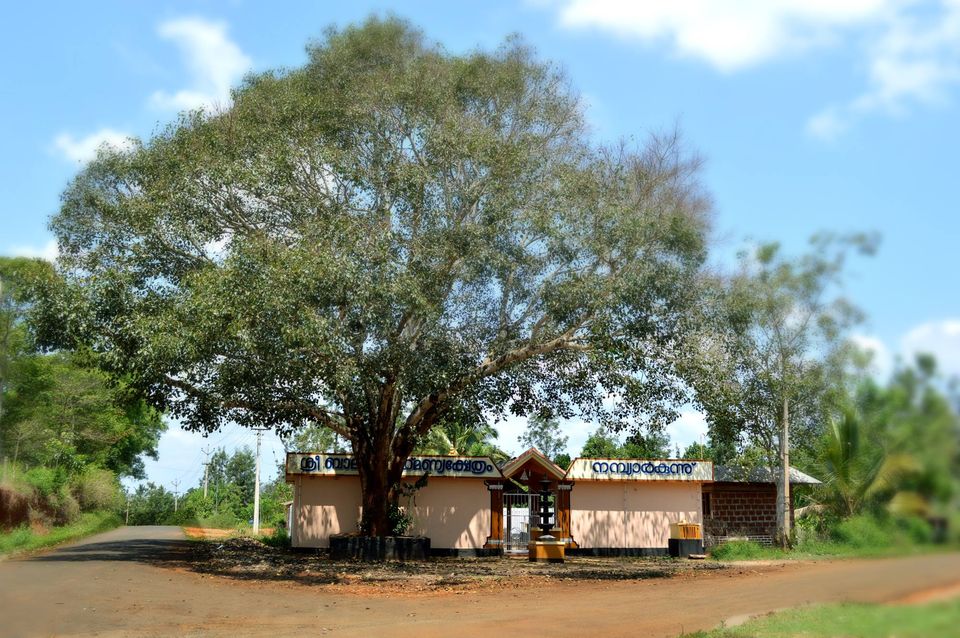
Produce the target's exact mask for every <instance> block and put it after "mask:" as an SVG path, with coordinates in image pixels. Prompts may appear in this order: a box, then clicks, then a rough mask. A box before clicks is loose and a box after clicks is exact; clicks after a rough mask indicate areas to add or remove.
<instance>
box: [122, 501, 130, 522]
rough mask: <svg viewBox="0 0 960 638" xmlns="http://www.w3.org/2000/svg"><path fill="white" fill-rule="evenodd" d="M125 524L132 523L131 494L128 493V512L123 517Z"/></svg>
mask: <svg viewBox="0 0 960 638" xmlns="http://www.w3.org/2000/svg"><path fill="white" fill-rule="evenodd" d="M123 524H124V525H129V524H130V495H129V494H127V514H126V516H125V517H124V519H123Z"/></svg>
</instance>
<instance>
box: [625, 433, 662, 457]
mask: <svg viewBox="0 0 960 638" xmlns="http://www.w3.org/2000/svg"><path fill="white" fill-rule="evenodd" d="M620 452H621V454H622V455H623V456H624V457H625V458H629V459H666V458H670V456H671V454H670V435H668V434H666V433H665V432H651V433H649V434H647V435H644V434H640V433H635V434H631V435H630V436H628V437H627V440H626V441H624V443H623V446H621V449H620Z"/></svg>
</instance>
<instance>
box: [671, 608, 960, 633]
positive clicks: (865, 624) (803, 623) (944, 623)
mask: <svg viewBox="0 0 960 638" xmlns="http://www.w3.org/2000/svg"><path fill="white" fill-rule="evenodd" d="M957 635H960V600H953V601H947V602H940V603H932V604H928V605H916V606H914V605H909V606H908V605H901V606H885V605H867V604H850V603H847V604H839V605H818V606H815V607H803V608H800V609H791V610H788V611H783V612H779V613H776V614H771V615H769V616H763V617H761V618H755V619H753V620H751V621H749V622H747V623H745V624H743V625H740V626H739V627H732V628H728V629H726V628H720V629H714V630H713V631H707V632H698V633H695V634H688V635H687V638H791V637H794V638H832V637H834V636H843V637H844V638H894V637H896V638H934V637H935V636H937V637H939V636H957Z"/></svg>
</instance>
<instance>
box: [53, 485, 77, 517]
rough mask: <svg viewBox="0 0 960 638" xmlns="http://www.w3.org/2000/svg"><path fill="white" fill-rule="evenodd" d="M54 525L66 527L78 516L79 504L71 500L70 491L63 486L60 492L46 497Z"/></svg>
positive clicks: (75, 500) (73, 499)
mask: <svg viewBox="0 0 960 638" xmlns="http://www.w3.org/2000/svg"><path fill="white" fill-rule="evenodd" d="M47 504H48V505H49V507H50V514H51V515H52V516H53V524H54V525H67V524H68V523H70V522H72V521H74V520H76V518H77V517H78V516H80V503H78V502H77V499H75V498H73V495H71V494H70V490H68V489H67V488H66V486H63V487H61V488H60V491H58V492H56V493H55V494H51V495H50V496H48V497H47Z"/></svg>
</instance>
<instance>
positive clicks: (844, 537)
mask: <svg viewBox="0 0 960 638" xmlns="http://www.w3.org/2000/svg"><path fill="white" fill-rule="evenodd" d="M832 536H833V538H834V539H835V540H836V541H838V542H840V543H843V544H844V545H849V546H850V547H853V548H856V549H869V548H881V547H889V546H890V545H893V543H894V534H893V533H892V530H891V529H890V526H889V525H885V524H884V522H883V521H881V520H880V519H878V518H876V517H875V516H871V515H869V514H861V515H859V516H852V517H850V518H848V519H847V520H845V521H841V522H840V523H839V524H837V526H836V527H834V528H833V533H832Z"/></svg>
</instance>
